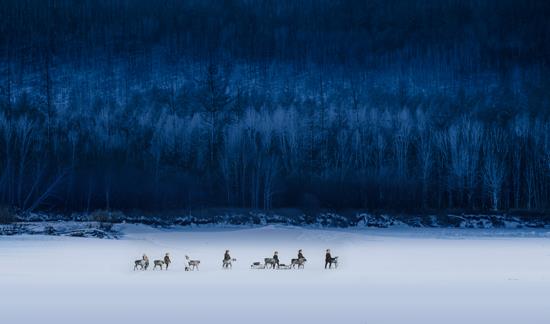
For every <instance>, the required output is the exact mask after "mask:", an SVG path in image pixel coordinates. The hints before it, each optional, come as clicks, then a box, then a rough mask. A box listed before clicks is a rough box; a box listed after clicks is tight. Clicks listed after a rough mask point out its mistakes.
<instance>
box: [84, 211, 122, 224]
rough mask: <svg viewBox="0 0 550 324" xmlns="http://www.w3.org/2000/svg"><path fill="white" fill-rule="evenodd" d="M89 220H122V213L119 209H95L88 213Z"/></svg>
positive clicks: (107, 221) (110, 221) (101, 221)
mask: <svg viewBox="0 0 550 324" xmlns="http://www.w3.org/2000/svg"><path fill="white" fill-rule="evenodd" d="M90 220H91V221H93V222H98V223H116V222H120V221H122V220H124V214H122V213H121V212H119V211H110V210H96V211H94V212H92V213H91V214H90Z"/></svg>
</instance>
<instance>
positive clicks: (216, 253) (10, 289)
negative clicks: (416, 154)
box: [0, 225, 550, 324]
mask: <svg viewBox="0 0 550 324" xmlns="http://www.w3.org/2000/svg"><path fill="white" fill-rule="evenodd" d="M121 230H122V231H123V232H124V233H125V236H124V237H123V238H122V239H121V240H101V239H88V238H70V237H48V236H36V235H35V236H25V235H23V236H21V235H19V236H11V237H0V314H1V315H0V316H1V317H0V318H1V321H0V322H1V323H56V324H65V323H67V324H68V323H71V324H72V323H79V324H87V323H222V322H223V323H283V322H284V323H361V324H371V323H372V324H385V323H388V324H390V323H391V324H400V323H408V324H409V323H419V324H432V323H433V324H436V323H437V324H441V323H445V324H453V323H460V324H465V323H468V324H476V323H480V324H487V323H498V324H507V323H510V324H511V323H514V324H515V323H518V324H519V323H529V324H538V323H541V324H543V323H544V324H547V323H550V307H549V306H550V233H547V232H545V231H544V230H543V231H540V232H532V233H526V232H518V231H509V232H501V233H497V232H495V233H494V234H495V235H491V232H490V231H489V232H487V231H484V232H476V231H474V230H431V231H426V230H414V229H407V230H361V231H325V230H315V229H300V228H280V227H272V226H268V227H263V228H255V229H214V228H211V229H182V228H180V229H172V230H159V229H153V228H150V227H147V226H134V225H123V227H122V228H121ZM546 231H547V230H546ZM525 236H526V237H525ZM226 248H227V249H230V250H231V252H232V256H233V257H235V258H237V262H236V263H235V265H234V269H233V270H231V271H224V270H222V269H221V258H222V255H223V252H224V250H225V249H226ZM299 248H302V249H303V250H304V253H305V255H306V257H307V258H308V263H307V264H306V267H305V269H304V270H295V271H290V270H279V271H274V270H251V269H250V264H251V263H252V262H253V261H259V260H261V259H263V257H269V256H271V255H272V252H273V251H274V250H275V249H276V250H278V251H279V255H280V256H281V259H282V262H284V263H288V261H289V260H290V258H292V257H294V256H295V254H296V251H297V250H298V249H299ZM326 248H331V249H332V251H333V255H338V256H340V259H341V266H340V267H339V268H338V269H337V270H331V271H328V270H327V271H325V270H324V269H323V258H324V250H325V249H326ZM165 252H170V254H171V256H172V258H173V260H174V263H173V264H172V268H171V269H170V270H168V271H162V272H161V271H147V272H141V271H135V272H134V271H133V270H132V268H133V265H132V261H133V260H134V259H135V258H138V257H140V256H141V254H142V253H147V254H148V255H149V256H150V258H151V259H156V258H160V257H162V255H163V254H164V253H165ZM185 254H188V255H189V256H191V258H196V259H200V260H201V262H202V263H201V269H200V271H195V272H184V271H183V258H184V255H185Z"/></svg>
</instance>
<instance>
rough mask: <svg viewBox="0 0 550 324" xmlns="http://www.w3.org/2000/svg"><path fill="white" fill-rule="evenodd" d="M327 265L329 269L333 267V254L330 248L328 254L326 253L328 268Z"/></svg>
mask: <svg viewBox="0 0 550 324" xmlns="http://www.w3.org/2000/svg"><path fill="white" fill-rule="evenodd" d="M327 265H328V268H329V269H330V267H332V255H331V254H330V249H327V254H325V269H326V268H327Z"/></svg>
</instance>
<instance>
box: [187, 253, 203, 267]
mask: <svg viewBox="0 0 550 324" xmlns="http://www.w3.org/2000/svg"><path fill="white" fill-rule="evenodd" d="M185 259H186V260H187V264H189V268H188V269H189V270H195V269H197V270H199V264H200V263H201V262H200V260H190V259H189V256H187V255H186V256H185Z"/></svg>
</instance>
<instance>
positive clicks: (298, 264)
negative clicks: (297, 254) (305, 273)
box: [290, 258, 307, 269]
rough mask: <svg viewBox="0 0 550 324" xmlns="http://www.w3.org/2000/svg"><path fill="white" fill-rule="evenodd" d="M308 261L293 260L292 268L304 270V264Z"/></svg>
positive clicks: (302, 259)
mask: <svg viewBox="0 0 550 324" xmlns="http://www.w3.org/2000/svg"><path fill="white" fill-rule="evenodd" d="M306 261H307V259H306V258H298V259H292V260H290V266H291V267H292V268H296V266H298V269H300V268H303V267H304V263H305V262H306Z"/></svg>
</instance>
